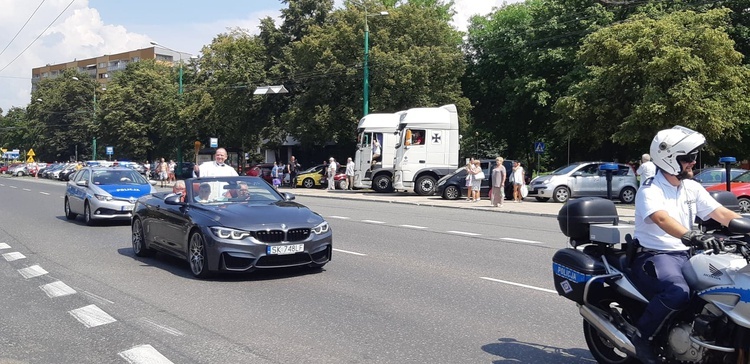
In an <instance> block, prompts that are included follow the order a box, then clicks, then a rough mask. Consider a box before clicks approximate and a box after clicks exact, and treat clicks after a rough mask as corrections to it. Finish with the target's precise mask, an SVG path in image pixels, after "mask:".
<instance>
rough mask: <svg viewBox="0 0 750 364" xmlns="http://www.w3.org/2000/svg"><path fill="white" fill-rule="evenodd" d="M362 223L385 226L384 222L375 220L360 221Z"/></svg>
mask: <svg viewBox="0 0 750 364" xmlns="http://www.w3.org/2000/svg"><path fill="white" fill-rule="evenodd" d="M362 222H366V223H368V224H385V221H377V220H362Z"/></svg>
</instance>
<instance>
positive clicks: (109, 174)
mask: <svg viewBox="0 0 750 364" xmlns="http://www.w3.org/2000/svg"><path fill="white" fill-rule="evenodd" d="M92 173H93V176H92V178H91V182H93V183H94V184H95V185H97V186H104V185H144V184H148V181H146V179H145V178H143V176H141V174H140V173H138V171H136V170H123V169H99V170H97V169H94V170H92Z"/></svg>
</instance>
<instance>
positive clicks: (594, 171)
mask: <svg viewBox="0 0 750 364" xmlns="http://www.w3.org/2000/svg"><path fill="white" fill-rule="evenodd" d="M603 164H611V163H610V162H577V163H572V164H569V165H567V166H565V167H561V168H559V169H557V170H555V171H554V172H552V173H550V174H547V175H543V176H539V177H537V178H534V179H533V180H532V181H531V183H530V184H529V196H534V197H535V198H536V199H537V201H548V200H549V199H550V198H551V199H552V200H554V201H555V202H566V201H568V199H570V198H575V197H585V196H595V197H605V198H606V197H607V177H606V173H605V172H604V171H602V170H600V168H599V167H601V165H603ZM637 190H638V180H637V179H636V175H635V171H634V170H633V168H632V167H630V166H629V165H627V164H617V170H616V171H614V173H613V174H612V195H611V196H612V198H618V199H620V201H622V203H633V201H635V194H636V191H637Z"/></svg>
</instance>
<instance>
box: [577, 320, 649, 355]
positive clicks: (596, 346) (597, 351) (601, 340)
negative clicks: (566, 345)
mask: <svg viewBox="0 0 750 364" xmlns="http://www.w3.org/2000/svg"><path fill="white" fill-rule="evenodd" d="M583 336H584V337H585V338H586V345H588V347H589V351H590V352H591V356H593V357H594V359H596V361H597V363H600V364H639V363H640V361H639V360H638V359H636V358H632V357H629V356H628V354H626V353H624V352H622V351H620V350H619V349H617V348H615V347H614V345H612V343H611V342H610V341H609V340H608V339H607V338H606V337H604V336H603V335H601V334H600V333H599V331H597V330H596V328H594V327H593V326H591V324H589V323H588V322H587V321H586V320H583Z"/></svg>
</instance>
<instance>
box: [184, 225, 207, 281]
mask: <svg viewBox="0 0 750 364" xmlns="http://www.w3.org/2000/svg"><path fill="white" fill-rule="evenodd" d="M188 261H189V263H190V271H191V273H193V275H194V276H195V277H196V278H208V277H209V276H210V275H211V273H210V272H209V271H208V262H207V259H206V241H205V239H203V235H201V233H199V232H194V233H193V234H192V235H190V242H189V244H188Z"/></svg>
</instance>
